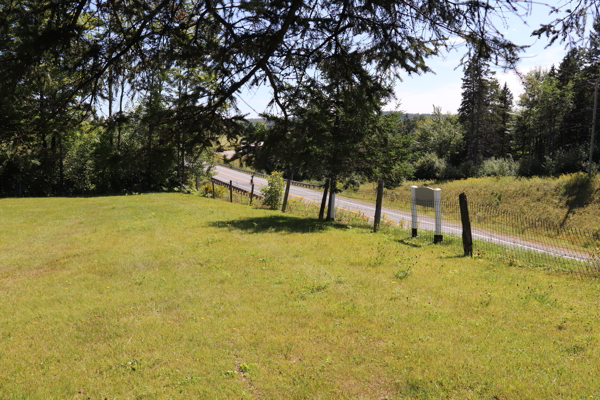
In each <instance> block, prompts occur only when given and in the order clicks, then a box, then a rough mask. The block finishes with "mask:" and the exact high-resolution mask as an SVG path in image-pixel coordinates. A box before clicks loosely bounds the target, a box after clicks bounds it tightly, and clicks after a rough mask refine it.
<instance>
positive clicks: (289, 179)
mask: <svg viewBox="0 0 600 400" xmlns="http://www.w3.org/2000/svg"><path fill="white" fill-rule="evenodd" d="M291 184H292V178H291V177H290V178H287V185H286V187H285V194H284V195H283V205H282V206H281V212H285V209H286V207H287V201H288V195H289V194H290V186H291Z"/></svg>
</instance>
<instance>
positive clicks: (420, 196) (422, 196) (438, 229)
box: [411, 186, 444, 243]
mask: <svg viewBox="0 0 600 400" xmlns="http://www.w3.org/2000/svg"><path fill="white" fill-rule="evenodd" d="M411 189H412V237H417V206H425V207H431V208H434V209H435V235H434V236H433V243H440V242H441V241H442V240H444V236H443V235H442V189H439V188H438V189H433V188H430V187H418V186H411Z"/></svg>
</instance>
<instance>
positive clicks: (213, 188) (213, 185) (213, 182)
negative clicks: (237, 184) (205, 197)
mask: <svg viewBox="0 0 600 400" xmlns="http://www.w3.org/2000/svg"><path fill="white" fill-rule="evenodd" d="M211 182H212V190H213V199H214V198H215V197H216V196H215V181H211Z"/></svg>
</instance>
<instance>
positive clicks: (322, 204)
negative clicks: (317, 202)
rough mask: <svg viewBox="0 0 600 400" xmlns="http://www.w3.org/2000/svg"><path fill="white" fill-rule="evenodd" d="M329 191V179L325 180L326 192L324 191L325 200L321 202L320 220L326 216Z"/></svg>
mask: <svg viewBox="0 0 600 400" xmlns="http://www.w3.org/2000/svg"><path fill="white" fill-rule="evenodd" d="M328 190H329V179H327V180H325V190H324V191H323V200H321V209H320V210H319V219H323V215H324V214H325V204H326V203H327V191H328Z"/></svg>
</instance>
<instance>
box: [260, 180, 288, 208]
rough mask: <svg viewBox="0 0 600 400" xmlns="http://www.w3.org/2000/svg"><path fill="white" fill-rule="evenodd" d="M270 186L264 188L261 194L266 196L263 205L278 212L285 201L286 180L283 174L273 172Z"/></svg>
mask: <svg viewBox="0 0 600 400" xmlns="http://www.w3.org/2000/svg"><path fill="white" fill-rule="evenodd" d="M268 181H269V185H268V186H267V187H263V188H262V189H261V192H262V194H263V196H264V199H263V204H264V205H266V206H267V207H269V208H270V209H271V210H277V209H278V208H279V205H280V204H281V201H282V200H283V189H284V180H283V173H282V172H273V173H272V174H271V176H269V179H268Z"/></svg>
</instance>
